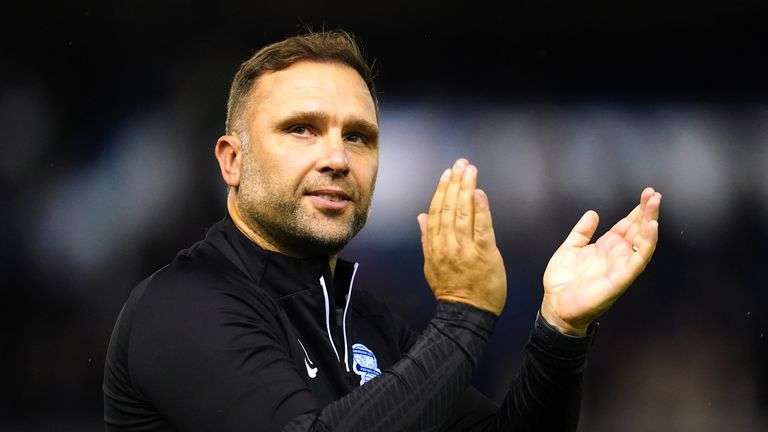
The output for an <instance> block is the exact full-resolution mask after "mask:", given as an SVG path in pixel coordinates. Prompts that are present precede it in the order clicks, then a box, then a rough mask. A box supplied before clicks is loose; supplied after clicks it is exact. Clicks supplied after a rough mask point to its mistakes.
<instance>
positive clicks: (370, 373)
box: [352, 343, 381, 385]
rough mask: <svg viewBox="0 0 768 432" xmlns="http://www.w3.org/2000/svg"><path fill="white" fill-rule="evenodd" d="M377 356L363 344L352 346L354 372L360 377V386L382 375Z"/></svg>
mask: <svg viewBox="0 0 768 432" xmlns="http://www.w3.org/2000/svg"><path fill="white" fill-rule="evenodd" d="M377 366H378V362H377V361H376V355H374V354H373V351H371V350H370V349H368V347H367V346H365V345H363V344H359V343H358V344H354V345H352V370H353V371H354V372H355V373H356V374H358V375H360V385H363V384H365V383H367V382H368V381H370V380H372V379H374V378H376V377H377V376H379V375H381V370H379V368H378V367H377Z"/></svg>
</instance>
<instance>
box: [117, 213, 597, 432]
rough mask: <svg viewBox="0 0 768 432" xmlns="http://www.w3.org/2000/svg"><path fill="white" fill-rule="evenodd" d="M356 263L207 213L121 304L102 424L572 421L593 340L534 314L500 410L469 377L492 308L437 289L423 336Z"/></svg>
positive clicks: (468, 425)
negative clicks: (281, 245)
mask: <svg viewBox="0 0 768 432" xmlns="http://www.w3.org/2000/svg"><path fill="white" fill-rule="evenodd" d="M357 268H358V266H357V264H352V263H349V262H346V261H343V260H339V261H338V262H337V265H336V270H335V275H333V276H332V275H331V272H330V269H329V267H328V260H327V258H317V259H297V258H292V257H288V256H285V255H281V254H277V253H272V252H268V251H265V250H263V249H261V248H259V247H258V246H256V245H255V244H254V243H252V242H251V241H250V240H248V239H247V238H246V237H245V236H244V235H243V234H242V233H240V231H239V230H238V229H237V228H236V227H235V226H234V224H233V223H232V221H231V220H230V219H229V218H225V219H224V220H223V221H221V222H219V223H217V224H216V225H214V226H213V227H211V229H210V230H209V232H208V234H207V236H206V238H205V240H203V241H201V242H198V243H197V244H195V245H194V246H192V247H191V248H190V249H187V250H184V251H182V252H180V253H179V255H178V256H177V257H176V258H175V259H174V261H173V262H172V263H171V264H169V265H168V266H166V267H164V268H163V269H161V270H159V271H158V272H156V273H155V274H154V275H152V276H151V277H149V278H148V279H146V280H144V281H143V282H142V283H140V284H139V285H138V286H137V287H136V288H135V289H134V290H133V291H132V293H131V295H130V297H129V299H128V300H127V302H126V304H125V306H124V307H123V310H122V311H121V313H120V316H119V318H118V321H117V324H116V325H115V329H114V331H113V334H112V339H111V341H110V345H109V349H108V353H107V361H106V365H105V373H104V417H105V421H106V423H107V429H108V430H126V431H139V430H163V431H229V430H232V431H243V430H259V431H260V430H269V431H272V430H275V431H276V430H282V429H285V430H366V431H371V430H384V431H389V430H400V429H407V430H435V429H438V428H439V429H443V430H481V429H484V428H488V429H490V430H495V429H500V430H502V429H503V430H527V429H525V428H535V429H532V430H558V431H562V430H573V429H575V427H576V423H577V420H578V411H579V403H580V402H579V400H580V385H581V384H580V383H581V373H582V370H583V367H584V363H585V353H586V348H587V345H588V338H564V337H562V335H559V334H557V333H556V332H554V330H553V329H551V328H548V327H547V326H546V323H544V322H543V320H541V319H539V320H537V325H536V326H535V328H534V332H533V334H532V338H531V341H530V343H529V344H528V346H527V348H526V356H525V359H524V362H523V366H522V368H521V372H520V374H519V375H518V377H517V378H516V380H515V382H514V383H513V385H512V387H511V389H510V392H509V395H508V397H507V399H506V400H505V402H504V404H503V405H502V407H501V409H499V408H497V407H495V406H494V405H493V404H492V403H491V402H490V401H488V400H487V399H486V398H485V397H484V396H482V395H481V394H479V393H478V392H477V391H475V390H474V389H472V388H471V387H469V386H468V381H469V379H470V377H471V374H472V370H473V368H474V366H475V365H476V363H477V361H478V360H479V357H480V355H481V352H482V347H483V345H484V343H485V341H486V340H487V337H488V335H489V334H490V331H491V330H492V328H493V324H494V322H495V317H493V316H492V315H491V314H489V313H486V312H483V311H480V310H478V309H475V308H472V307H470V306H466V305H460V304H453V303H444V302H438V308H437V312H436V316H435V318H434V319H433V320H432V322H430V325H429V327H428V328H427V330H425V331H424V332H423V333H422V334H421V335H417V334H416V333H414V332H413V331H411V330H410V329H409V328H408V327H407V326H406V325H405V324H404V323H403V321H402V320H400V319H398V318H397V317H396V316H395V315H394V314H392V313H391V312H390V311H389V309H388V308H387V307H386V306H385V305H384V304H383V303H381V302H379V301H377V300H376V299H375V298H374V297H373V296H371V295H370V294H369V293H367V292H365V291H363V290H359V289H357V288H355V287H354V277H355V274H356V271H357ZM374 378H376V379H375V380H373V381H371V380H372V379H374ZM369 381H371V382H369ZM363 384H365V385H364V386H363Z"/></svg>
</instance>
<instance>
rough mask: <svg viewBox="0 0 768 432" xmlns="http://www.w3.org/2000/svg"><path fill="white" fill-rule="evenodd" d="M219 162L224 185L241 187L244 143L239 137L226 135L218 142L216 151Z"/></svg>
mask: <svg viewBox="0 0 768 432" xmlns="http://www.w3.org/2000/svg"><path fill="white" fill-rule="evenodd" d="M214 153H215V154H216V159H217V160H218V161H219V168H220V169H221V177H222V178H223V179H224V183H226V184H227V185H228V186H231V187H238V186H240V167H241V162H242V154H243V143H242V142H241V141H240V137H238V136H237V135H224V136H222V137H221V138H219V140H218V141H217V142H216V148H215V149H214Z"/></svg>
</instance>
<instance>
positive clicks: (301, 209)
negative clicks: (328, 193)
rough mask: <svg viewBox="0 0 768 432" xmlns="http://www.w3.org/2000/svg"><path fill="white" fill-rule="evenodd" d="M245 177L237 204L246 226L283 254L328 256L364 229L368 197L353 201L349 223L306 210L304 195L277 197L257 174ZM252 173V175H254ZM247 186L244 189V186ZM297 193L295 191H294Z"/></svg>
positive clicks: (368, 208)
mask: <svg viewBox="0 0 768 432" xmlns="http://www.w3.org/2000/svg"><path fill="white" fill-rule="evenodd" d="M243 174H244V178H243V180H244V181H243V182H241V187H240V188H239V189H238V191H237V205H238V210H239V211H240V214H241V216H242V217H243V219H244V220H245V222H246V223H247V224H248V225H249V227H250V228H251V229H252V230H254V231H256V232H257V233H258V234H259V235H260V236H262V237H263V238H264V239H265V240H267V241H268V242H269V243H271V244H272V245H273V246H275V247H278V248H279V249H280V250H281V251H282V252H284V253H286V254H288V255H292V256H297V257H311V256H331V255H336V254H338V253H339V251H341V250H342V249H343V248H344V247H345V246H346V245H347V244H348V243H349V242H350V241H351V240H352V238H353V237H354V236H355V235H357V233H358V232H360V230H361V229H362V228H363V226H365V223H366V221H367V220H368V215H369V214H370V210H371V205H370V204H371V197H372V195H373V185H372V187H371V194H370V195H369V196H368V197H367V198H363V197H360V199H359V200H357V201H356V202H355V207H354V211H353V214H352V215H351V217H350V218H349V220H348V222H346V223H344V222H342V221H341V220H340V219H342V218H344V216H343V215H334V214H332V212H329V214H323V212H322V211H320V210H312V209H308V208H307V206H306V203H304V202H303V201H305V199H304V198H303V195H299V196H295V195H294V194H291V195H286V196H279V195H277V194H275V193H270V192H269V191H270V190H275V189H277V190H285V189H283V188H280V187H279V186H278V185H275V186H278V187H276V188H274V187H273V188H270V187H269V185H267V184H264V182H263V181H260V180H263V178H262V177H261V176H259V175H246V173H243ZM254 174H255V173H254ZM244 185H248V186H247V187H243V186H244ZM296 193H298V192H296Z"/></svg>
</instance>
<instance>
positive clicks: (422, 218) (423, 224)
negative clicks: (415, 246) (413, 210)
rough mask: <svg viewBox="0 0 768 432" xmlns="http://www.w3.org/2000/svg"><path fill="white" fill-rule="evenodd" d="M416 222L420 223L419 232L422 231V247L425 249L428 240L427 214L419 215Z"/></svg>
mask: <svg viewBox="0 0 768 432" xmlns="http://www.w3.org/2000/svg"><path fill="white" fill-rule="evenodd" d="M416 220H417V221H418V222H419V231H421V247H424V246H425V244H426V243H425V242H426V240H427V214H426V213H419V215H418V216H417V217H416Z"/></svg>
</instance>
